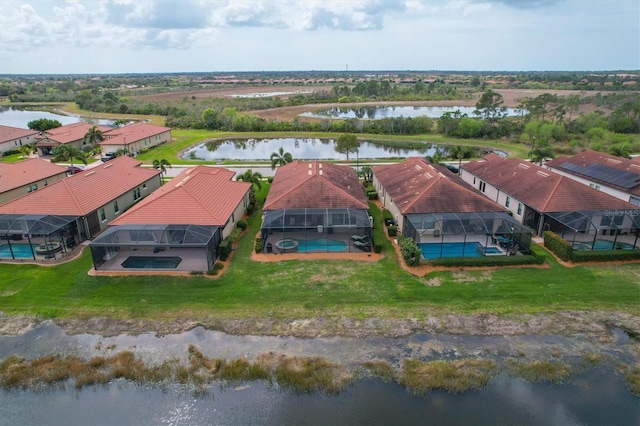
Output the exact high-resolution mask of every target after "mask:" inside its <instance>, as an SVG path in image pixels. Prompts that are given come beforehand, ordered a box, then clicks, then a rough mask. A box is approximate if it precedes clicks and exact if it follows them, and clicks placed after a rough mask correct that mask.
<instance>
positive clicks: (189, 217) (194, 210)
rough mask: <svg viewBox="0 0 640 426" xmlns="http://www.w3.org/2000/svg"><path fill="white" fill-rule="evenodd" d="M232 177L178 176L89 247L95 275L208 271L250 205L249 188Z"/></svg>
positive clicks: (210, 172) (208, 171)
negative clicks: (134, 272) (221, 246)
mask: <svg viewBox="0 0 640 426" xmlns="http://www.w3.org/2000/svg"><path fill="white" fill-rule="evenodd" d="M234 175H235V173H234V172H233V171H231V170H228V169H224V168H219V167H207V166H197V167H193V168H188V169H186V170H184V171H183V172H181V173H180V174H179V175H178V176H176V177H175V178H173V179H172V180H171V181H170V182H168V183H166V184H165V185H163V186H162V187H160V188H159V189H157V190H156V191H154V192H153V193H152V194H151V195H149V196H148V197H147V198H145V199H144V200H142V201H141V202H140V203H138V204H136V205H135V206H133V207H132V208H131V209H129V210H127V211H126V212H125V213H123V214H122V215H120V216H119V217H118V218H116V219H115V220H114V221H112V222H111V223H110V226H109V228H108V229H107V230H106V231H104V232H103V233H102V234H101V235H100V236H99V237H97V238H96V239H95V240H93V241H92V242H91V243H90V245H89V246H90V248H91V254H92V256H93V264H94V268H95V270H96V271H126V270H129V271H130V270H136V269H137V270H140V269H144V270H154V269H162V270H173V271H183V272H184V271H187V272H191V271H200V272H205V271H208V270H210V269H211V268H212V267H213V264H214V263H215V261H216V259H217V257H218V256H217V248H218V245H219V244H220V242H221V241H222V240H223V239H224V238H225V237H227V236H229V235H230V234H231V232H232V231H233V230H234V228H236V226H237V223H238V221H239V220H241V219H242V218H243V217H244V215H245V214H246V212H247V206H248V205H249V192H250V189H251V183H249V182H238V181H234V180H232V179H233V176H234Z"/></svg>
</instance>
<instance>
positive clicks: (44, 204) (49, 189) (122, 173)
mask: <svg viewBox="0 0 640 426" xmlns="http://www.w3.org/2000/svg"><path fill="white" fill-rule="evenodd" d="M140 164H142V163H141V162H140V161H137V160H135V159H133V158H131V157H127V156H121V157H117V158H114V159H113V160H111V161H109V162H108V163H107V164H105V165H103V166H97V167H93V168H91V169H87V170H85V171H83V172H79V173H76V174H74V175H72V176H69V177H68V178H66V179H63V180H60V181H57V182H54V183H52V184H51V185H48V186H46V187H44V188H42V189H39V190H37V191H34V192H31V193H29V194H26V195H23V196H22V197H20V198H16V199H15V200H12V201H9V202H8V203H6V204H3V205H1V206H0V213H5V214H44V215H59V216H84V215H87V214H89V213H91V212H92V211H94V210H96V209H98V208H99V207H102V206H104V205H105V204H107V203H109V202H110V201H112V200H115V199H116V198H118V197H119V196H120V195H122V194H125V193H126V192H127V191H131V190H133V189H134V188H135V187H137V186H139V185H141V184H142V183H144V182H146V181H148V180H149V179H151V178H153V177H154V176H158V175H159V174H160V171H159V170H154V169H148V168H143V167H140Z"/></svg>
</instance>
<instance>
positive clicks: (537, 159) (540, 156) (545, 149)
mask: <svg viewBox="0 0 640 426" xmlns="http://www.w3.org/2000/svg"><path fill="white" fill-rule="evenodd" d="M553 157H554V155H553V150H552V149H551V147H550V146H549V145H546V144H545V145H540V146H538V147H537V148H535V149H534V150H533V151H531V162H533V163H536V164H539V165H541V166H542V162H543V161H544V160H545V159H546V158H553Z"/></svg>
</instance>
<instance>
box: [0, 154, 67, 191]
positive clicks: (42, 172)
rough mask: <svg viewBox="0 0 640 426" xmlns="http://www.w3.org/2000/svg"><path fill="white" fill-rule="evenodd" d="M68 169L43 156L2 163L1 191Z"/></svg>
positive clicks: (0, 168)
mask: <svg viewBox="0 0 640 426" xmlns="http://www.w3.org/2000/svg"><path fill="white" fill-rule="evenodd" d="M66 172H67V169H66V168H64V167H60V166H58V165H57V164H54V163H51V162H50V161H46V160H43V159H41V158H32V159H29V160H24V161H18V162H17V163H0V193H1V192H6V191H10V190H12V189H15V188H20V187H21V186H25V185H28V184H30V183H32V182H37V181H39V180H42V179H47V178H49V177H51V176H55V175H59V174H60V173H64V174H65V175H66Z"/></svg>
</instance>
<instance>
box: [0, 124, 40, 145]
mask: <svg viewBox="0 0 640 426" xmlns="http://www.w3.org/2000/svg"><path fill="white" fill-rule="evenodd" d="M38 133H39V132H38V131H37V130H28V129H21V128H19V127H11V126H2V125H0V143H3V142H9V141H12V140H15V139H20V138H26V137H28V136H33V135H37V134H38Z"/></svg>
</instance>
